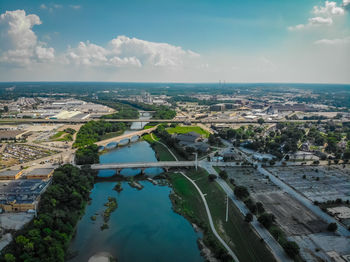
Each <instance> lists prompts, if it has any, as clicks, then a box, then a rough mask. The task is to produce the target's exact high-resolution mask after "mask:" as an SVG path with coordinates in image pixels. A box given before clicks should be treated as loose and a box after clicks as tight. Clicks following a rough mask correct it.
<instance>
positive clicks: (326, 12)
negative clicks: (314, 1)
mask: <svg viewBox="0 0 350 262" xmlns="http://www.w3.org/2000/svg"><path fill="white" fill-rule="evenodd" d="M345 1H350V0H344V2H345ZM312 13H313V14H314V15H315V17H311V18H309V19H308V23H307V24H299V25H296V26H290V27H288V30H290V31H298V30H303V29H308V28H313V27H319V26H330V25H332V24H333V22H334V20H333V18H334V17H335V16H342V15H344V14H345V10H344V8H343V7H340V6H337V3H336V2H333V1H326V2H325V5H324V6H314V7H313V10H312Z"/></svg>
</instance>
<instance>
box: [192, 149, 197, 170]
mask: <svg viewBox="0 0 350 262" xmlns="http://www.w3.org/2000/svg"><path fill="white" fill-rule="evenodd" d="M193 154H194V155H195V165H196V171H197V170H198V153H193Z"/></svg>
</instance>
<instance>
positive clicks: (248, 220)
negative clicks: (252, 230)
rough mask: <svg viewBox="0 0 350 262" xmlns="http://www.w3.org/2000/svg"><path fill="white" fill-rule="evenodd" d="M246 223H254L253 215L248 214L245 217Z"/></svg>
mask: <svg viewBox="0 0 350 262" xmlns="http://www.w3.org/2000/svg"><path fill="white" fill-rule="evenodd" d="M244 221H246V222H248V223H250V222H252V221H253V215H252V213H247V214H246V215H245V218H244Z"/></svg>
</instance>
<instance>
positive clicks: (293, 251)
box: [282, 241, 300, 258]
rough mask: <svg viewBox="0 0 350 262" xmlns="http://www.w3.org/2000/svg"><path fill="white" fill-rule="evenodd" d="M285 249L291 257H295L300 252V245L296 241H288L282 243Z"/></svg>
mask: <svg viewBox="0 0 350 262" xmlns="http://www.w3.org/2000/svg"><path fill="white" fill-rule="evenodd" d="M282 247H283V249H284V251H285V252H286V253H287V255H288V256H290V257H291V258H295V257H296V256H297V255H298V254H299V250H300V248H299V246H298V244H297V243H295V242H294V241H286V242H284V243H283V244H282Z"/></svg>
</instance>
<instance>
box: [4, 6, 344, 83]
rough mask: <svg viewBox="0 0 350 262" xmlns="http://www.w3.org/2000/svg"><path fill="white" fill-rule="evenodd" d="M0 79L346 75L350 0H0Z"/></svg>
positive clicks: (292, 79) (340, 78)
mask: <svg viewBox="0 0 350 262" xmlns="http://www.w3.org/2000/svg"><path fill="white" fill-rule="evenodd" d="M0 81H116V82H219V81H222V82H223V81H225V82H238V83H240V82H248V83H252V82H288V83H347V84H350V0H338V1H323V0H282V1H281V0H265V1H261V0H245V1H242V0H240V1H238V0H220V1H217V0H191V1H188V0H176V1H175V0H147V1H145V0H125V1H120V0H104V1H96V0H94V1H93V0H60V1H58V0H57V1H40V0H32V1H28V0H16V1H13V0H0Z"/></svg>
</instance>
